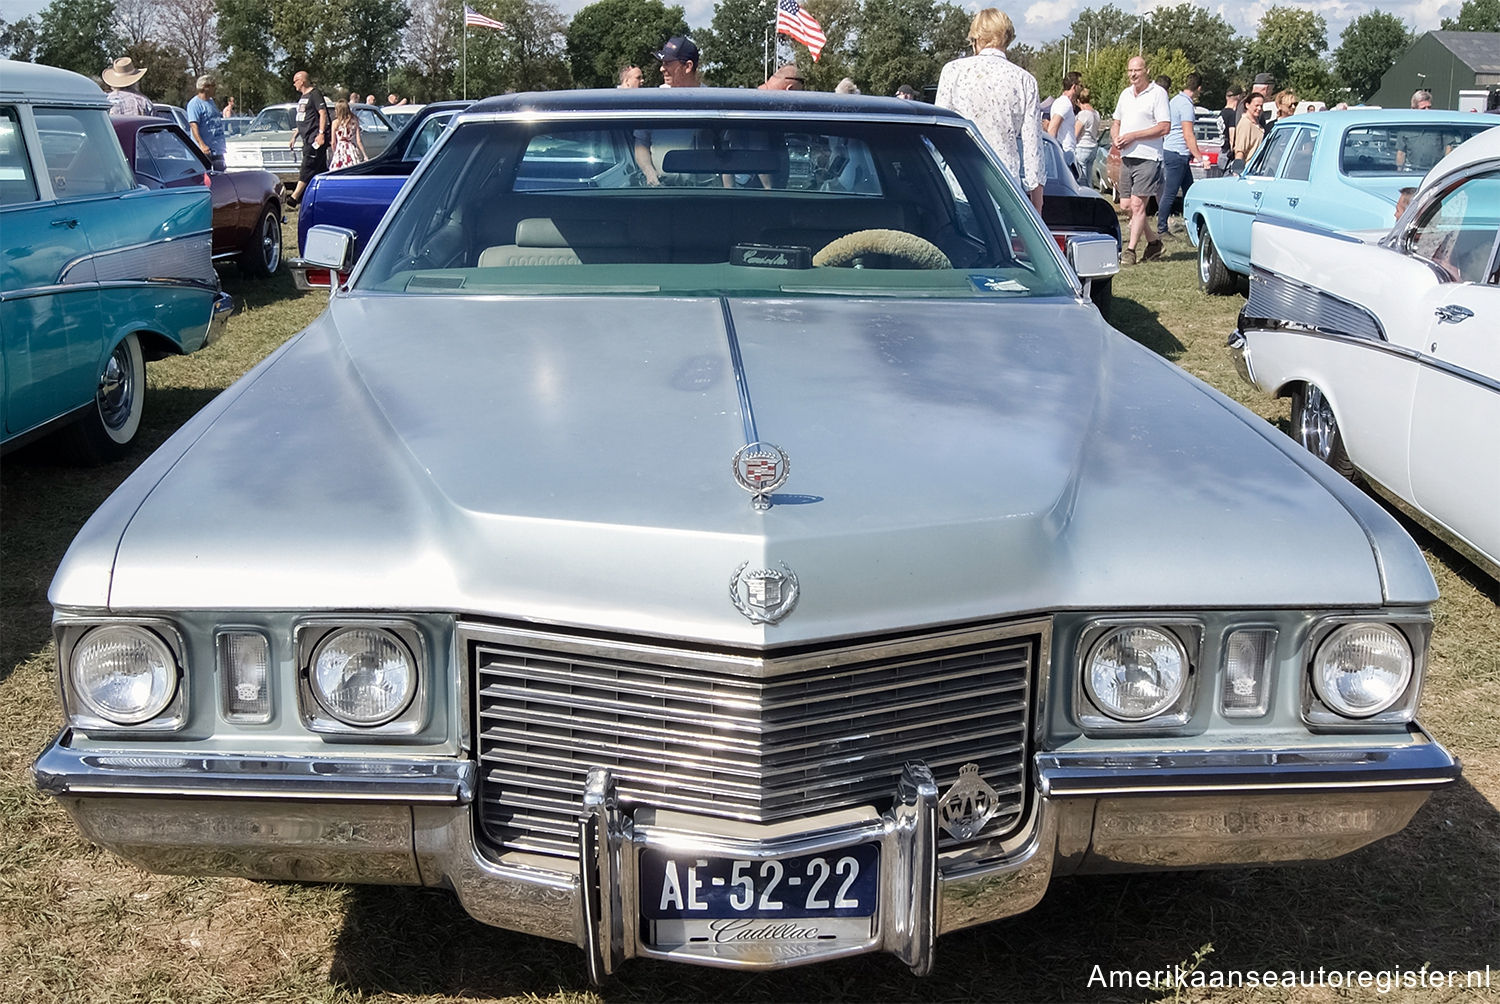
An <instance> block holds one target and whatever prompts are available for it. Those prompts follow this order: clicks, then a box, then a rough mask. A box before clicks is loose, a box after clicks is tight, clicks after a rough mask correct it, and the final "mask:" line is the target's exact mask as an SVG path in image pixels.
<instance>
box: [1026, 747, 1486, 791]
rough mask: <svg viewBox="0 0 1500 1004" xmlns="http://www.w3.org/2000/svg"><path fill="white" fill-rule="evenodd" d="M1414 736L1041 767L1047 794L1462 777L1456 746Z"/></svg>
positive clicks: (1073, 756) (1385, 784)
mask: <svg viewBox="0 0 1500 1004" xmlns="http://www.w3.org/2000/svg"><path fill="white" fill-rule="evenodd" d="M1411 738H1412V739H1413V740H1414V741H1412V742H1409V743H1407V744H1405V745H1400V746H1386V747H1382V746H1368V747H1364V748H1359V747H1350V746H1336V747H1328V748H1326V749H1308V748H1303V749H1293V748H1288V749H1277V750H1256V751H1244V750H1226V751H1212V750H1203V751H1186V752H1181V753H1127V752H1119V753H1066V752H1058V753H1041V754H1038V755H1037V758H1036V760H1037V774H1038V780H1039V782H1040V784H1041V788H1042V795H1043V797H1045V798H1096V797H1104V796H1115V795H1176V794H1205V793H1214V792H1217V793H1221V794H1229V793H1234V792H1277V791H1327V792H1336V791H1346V790H1349V789H1354V788H1407V789H1414V790H1423V791H1431V790H1433V789H1436V788H1441V787H1444V786H1445V785H1448V784H1451V783H1452V782H1453V781H1455V780H1457V778H1458V776H1459V772H1460V765H1459V762H1458V760H1457V759H1455V758H1454V756H1453V755H1452V754H1451V753H1449V752H1448V751H1447V750H1446V749H1444V748H1443V747H1442V746H1441V745H1440V744H1438V743H1436V742H1433V741H1432V740H1431V739H1429V738H1428V737H1427V736H1425V735H1423V734H1422V733H1420V732H1416V733H1415V734H1414V735H1413V736H1412V737H1411Z"/></svg>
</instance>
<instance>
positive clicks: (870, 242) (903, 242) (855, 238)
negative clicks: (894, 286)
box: [813, 230, 953, 268]
mask: <svg viewBox="0 0 1500 1004" xmlns="http://www.w3.org/2000/svg"><path fill="white" fill-rule="evenodd" d="M867 254H880V255H886V256H888V257H890V258H895V259H897V260H899V261H904V262H906V263H907V264H908V265H910V266H911V267H912V268H952V267H953V263H952V262H951V261H949V260H948V256H947V255H945V254H943V252H942V249H941V248H939V247H938V246H937V245H936V244H934V243H932V242H931V241H929V240H925V239H923V238H921V237H918V236H917V235H916V234H909V233H907V232H906V231H905V230H856V231H855V232H854V233H852V234H845V235H844V236H842V237H840V238H838V239H837V240H832V241H829V242H828V243H827V244H826V245H824V247H823V249H822V250H820V251H819V252H818V253H817V254H815V255H813V264H814V265H829V266H833V265H852V264H853V263H854V261H855V259H857V258H862V257H864V256H865V255H867Z"/></svg>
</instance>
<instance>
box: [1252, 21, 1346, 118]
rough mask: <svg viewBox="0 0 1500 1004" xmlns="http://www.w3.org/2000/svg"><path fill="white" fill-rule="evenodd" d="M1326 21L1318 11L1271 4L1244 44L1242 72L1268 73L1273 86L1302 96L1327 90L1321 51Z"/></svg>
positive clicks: (1328, 79) (1324, 47)
mask: <svg viewBox="0 0 1500 1004" xmlns="http://www.w3.org/2000/svg"><path fill="white" fill-rule="evenodd" d="M1327 48H1328V23H1327V22H1326V21H1324V20H1323V16H1322V15H1321V14H1315V13H1313V12H1312V11H1309V10H1298V9H1296V8H1294V7H1272V8H1270V9H1269V10H1267V11H1266V12H1265V14H1263V15H1262V16H1261V19H1260V23H1259V25H1258V26H1257V31H1256V35H1255V37H1254V38H1253V39H1251V40H1250V42H1249V44H1248V45H1246V47H1245V61H1244V64H1243V67H1242V69H1243V72H1244V73H1245V75H1246V76H1247V77H1250V78H1253V77H1254V76H1255V74H1257V73H1269V74H1271V75H1272V76H1274V77H1275V78H1276V87H1277V88H1278V89H1279V88H1286V87H1290V88H1291V89H1292V90H1294V91H1296V92H1297V96H1298V97H1301V98H1308V97H1314V96H1315V95H1318V94H1323V93H1326V92H1327V91H1328V90H1329V88H1330V87H1331V86H1332V83H1333V82H1332V79H1331V77H1330V76H1329V73H1328V68H1327V66H1326V65H1325V64H1324V62H1323V53H1324V51H1325V50H1327Z"/></svg>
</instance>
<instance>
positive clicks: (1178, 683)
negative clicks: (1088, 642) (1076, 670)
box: [1083, 626, 1188, 722]
mask: <svg viewBox="0 0 1500 1004" xmlns="http://www.w3.org/2000/svg"><path fill="white" fill-rule="evenodd" d="M1187 677H1188V659H1187V652H1186V651H1184V650H1183V647H1182V643H1181V642H1179V641H1178V640H1177V639H1176V638H1174V637H1172V636H1171V635H1170V634H1168V633H1166V632H1165V631H1158V630H1157V629H1155V628H1149V627H1139V626H1133V627H1121V628H1115V629H1114V630H1112V631H1110V632H1109V633H1108V634H1106V635H1105V636H1104V637H1103V638H1101V639H1099V641H1098V642H1097V643H1095V645H1094V650H1093V652H1092V653H1091V654H1090V655H1089V662H1088V668H1087V670H1086V671H1085V673H1084V678H1083V679H1084V687H1085V689H1087V690H1088V695H1089V699H1090V700H1092V701H1093V702H1094V705H1095V706H1096V707H1098V708H1099V710H1100V711H1103V712H1104V713H1105V714H1106V715H1109V716H1110V717H1111V718H1118V719H1119V720H1121V721H1124V722H1139V721H1144V720H1146V719H1147V718H1151V717H1154V716H1156V715H1159V714H1161V713H1162V712H1163V711H1165V710H1166V709H1167V708H1170V707H1171V706H1172V705H1173V704H1174V703H1176V701H1177V699H1178V698H1179V697H1181V696H1182V690H1183V688H1184V687H1185V686H1187Z"/></svg>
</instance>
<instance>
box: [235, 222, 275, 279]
mask: <svg viewBox="0 0 1500 1004" xmlns="http://www.w3.org/2000/svg"><path fill="white" fill-rule="evenodd" d="M240 267H241V268H243V269H244V270H245V271H246V272H248V273H250V274H251V275H253V276H257V277H259V278H262V279H264V278H266V277H268V276H271V275H274V274H275V273H276V270H277V269H278V268H280V267H281V214H280V213H278V212H277V211H276V207H275V206H274V205H267V206H266V207H265V208H263V209H262V210H261V211H260V222H258V223H257V224H256V225H255V230H254V231H252V232H251V234H250V240H249V242H248V243H247V244H246V245H245V250H244V251H242V252H241V253H240Z"/></svg>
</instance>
